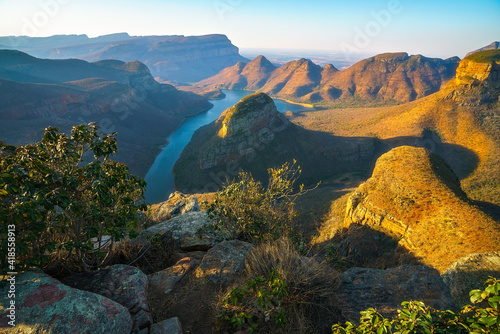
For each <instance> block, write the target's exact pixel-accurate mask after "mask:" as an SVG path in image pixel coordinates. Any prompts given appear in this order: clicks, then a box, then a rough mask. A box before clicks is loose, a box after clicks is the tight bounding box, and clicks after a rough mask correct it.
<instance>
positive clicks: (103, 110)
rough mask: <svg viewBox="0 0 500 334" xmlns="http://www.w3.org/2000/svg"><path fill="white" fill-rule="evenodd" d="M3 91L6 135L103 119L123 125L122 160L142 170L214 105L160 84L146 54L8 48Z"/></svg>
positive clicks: (27, 138)
mask: <svg viewBox="0 0 500 334" xmlns="http://www.w3.org/2000/svg"><path fill="white" fill-rule="evenodd" d="M0 90H1V92H2V103H1V104H0V139H2V140H4V141H6V142H7V143H10V144H15V145H17V144H26V143H29V142H32V141H35V140H39V139H40V137H41V131H42V129H43V128H44V127H47V126H59V127H61V128H62V130H65V131H67V130H69V129H70V128H71V126H72V125H76V124H81V123H88V122H97V123H98V125H100V126H101V127H102V130H104V131H108V132H110V131H117V132H118V136H119V141H118V142H119V145H120V147H119V151H118V152H119V156H118V158H119V160H122V161H124V162H127V164H128V165H129V166H130V167H131V170H132V171H133V172H135V173H139V174H141V175H145V173H146V172H147V170H148V168H149V166H150V165H151V164H152V163H153V161H154V158H155V156H156V154H157V153H159V147H160V146H161V145H162V144H164V142H165V138H166V137H167V136H168V134H169V133H170V132H172V131H173V130H174V129H175V128H176V127H177V126H178V125H179V124H180V122H181V121H182V120H183V119H184V117H186V116H188V115H192V114H195V113H198V112H200V111H202V110H205V109H207V108H208V107H210V106H211V104H210V103H209V102H208V101H206V100H205V99H204V98H202V97H200V96H198V95H196V94H193V93H188V92H181V91H178V90H177V89H175V88H174V87H173V86H171V85H167V84H159V83H158V82H156V81H155V80H154V78H153V77H152V76H151V73H150V72H149V69H148V68H147V67H146V65H144V64H142V63H140V62H138V61H133V62H128V63H125V62H122V61H119V60H102V61H98V62H95V63H88V62H86V61H83V60H77V59H68V60H49V59H38V58H35V57H32V56H29V55H27V54H26V53H23V52H20V51H13V50H0Z"/></svg>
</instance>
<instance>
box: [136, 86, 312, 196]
mask: <svg viewBox="0 0 500 334" xmlns="http://www.w3.org/2000/svg"><path fill="white" fill-rule="evenodd" d="M223 92H224V94H226V98H224V99H222V100H213V101H210V102H211V103H212V104H213V105H214V106H213V107H212V108H211V109H210V110H208V111H206V112H203V113H201V114H198V115H195V116H191V117H188V118H186V119H185V120H184V122H182V124H181V125H180V126H179V127H178V128H177V129H176V130H175V131H174V132H173V133H172V134H171V135H170V136H169V137H168V145H166V146H165V147H163V149H162V151H161V153H160V154H159V155H158V156H157V157H156V160H155V162H154V164H153V165H152V166H151V168H150V169H149V171H148V173H147V174H146V177H145V179H146V182H147V184H148V185H147V188H146V201H147V202H149V203H159V202H162V201H165V200H167V199H168V196H169V195H170V193H172V192H173V191H174V190H175V188H174V176H173V175H172V170H173V168H174V164H175V162H176V161H177V159H179V156H180V155H181V153H182V150H183V149H184V147H186V145H187V144H188V143H189V141H190V140H191V137H192V136H193V134H194V132H195V131H196V130H198V129H199V128H200V127H202V126H204V125H206V124H209V123H211V122H213V121H215V120H216V119H217V118H219V116H220V114H222V112H223V111H224V110H226V109H227V108H229V107H232V106H233V105H235V104H236V103H238V101H239V100H240V99H242V98H243V97H245V96H247V95H249V94H252V93H253V92H251V91H246V90H223ZM273 100H274V103H275V105H276V107H277V108H278V110H279V111H280V112H285V111H291V112H296V111H299V110H304V109H307V108H306V107H304V106H301V105H298V104H292V103H288V102H285V101H283V100H278V99H273Z"/></svg>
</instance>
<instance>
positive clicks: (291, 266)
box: [219, 239, 339, 333]
mask: <svg viewBox="0 0 500 334" xmlns="http://www.w3.org/2000/svg"><path fill="white" fill-rule="evenodd" d="M245 267H246V268H245V272H244V275H243V276H242V277H241V280H240V281H239V282H237V283H236V284H235V285H234V286H233V287H231V288H230V290H229V291H228V292H227V293H226V294H224V295H223V296H222V298H221V299H222V300H221V302H220V304H219V320H220V321H221V322H222V323H224V324H228V325H230V326H232V327H233V329H246V330H249V331H253V332H255V331H263V332H265V331H267V332H282V333H314V332H316V331H320V330H321V328H320V327H321V325H320V324H321V323H324V324H325V328H323V329H326V330H328V329H329V327H330V326H329V325H328V324H331V323H332V321H335V320H337V321H338V318H337V311H336V309H335V308H334V306H333V305H332V304H331V297H332V296H333V295H334V294H335V291H336V289H337V287H338V285H339V278H338V273H337V272H336V271H334V270H332V269H331V268H330V267H329V266H327V265H325V264H324V263H320V262H318V261H316V260H315V259H314V258H306V257H303V256H301V255H300V254H299V253H298V252H297V250H296V248H295V247H294V245H293V243H292V242H291V241H290V240H288V239H279V240H276V241H266V242H263V243H261V244H260V245H258V246H257V247H255V248H254V249H253V250H252V251H251V252H250V253H249V255H248V256H247V259H246V264H245Z"/></svg>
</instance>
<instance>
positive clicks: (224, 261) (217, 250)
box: [196, 240, 253, 283]
mask: <svg viewBox="0 0 500 334" xmlns="http://www.w3.org/2000/svg"><path fill="white" fill-rule="evenodd" d="M252 248H253V245H252V244H250V243H248V242H244V241H240V240H229V241H224V242H222V243H220V244H219V245H217V246H215V247H214V248H212V249H210V250H209V251H208V253H207V255H205V257H204V258H203V261H201V263H200V265H199V267H198V268H197V269H196V276H197V277H207V278H208V279H210V280H211V281H212V282H213V283H227V282H232V281H234V280H235V279H236V277H237V276H238V274H239V273H240V272H241V271H242V270H243V268H244V265H245V258H246V255H247V254H248V252H249V251H250V250H251V249H252Z"/></svg>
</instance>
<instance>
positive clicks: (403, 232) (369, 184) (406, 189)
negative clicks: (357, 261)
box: [344, 146, 500, 272]
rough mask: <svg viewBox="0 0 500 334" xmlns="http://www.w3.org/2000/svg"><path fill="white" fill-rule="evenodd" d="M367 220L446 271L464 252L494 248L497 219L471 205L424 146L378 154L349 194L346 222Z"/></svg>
mask: <svg viewBox="0 0 500 334" xmlns="http://www.w3.org/2000/svg"><path fill="white" fill-rule="evenodd" d="M352 224H359V225H367V226H369V227H371V228H373V229H376V230H378V231H382V232H384V233H387V234H388V235H390V236H392V237H393V238H395V239H396V240H399V245H401V246H404V247H405V248H407V249H408V250H409V251H410V252H411V254H412V255H413V256H414V257H415V258H416V259H417V260H418V261H420V262H421V263H423V264H426V265H429V266H431V267H434V268H436V269H438V270H439V271H440V272H443V271H444V270H446V269H447V268H448V267H450V265H451V264H452V263H453V262H455V261H456V260H458V259H459V258H461V257H462V256H465V255H468V254H471V253H480V252H486V251H490V250H497V249H499V247H500V242H499V240H498V235H499V233H500V228H499V226H498V224H497V223H496V222H495V221H494V220H493V219H492V218H491V217H489V216H488V215H486V214H484V213H483V212H482V211H480V210H478V209H477V208H476V207H474V206H473V205H471V203H470V202H469V201H468V199H467V197H466V195H465V194H464V192H463V191H462V190H461V188H460V183H459V181H458V178H457V177H456V176H455V174H454V173H453V171H452V170H451V169H450V168H449V167H448V165H447V164H446V163H445V162H444V160H442V159H441V158H439V157H438V156H436V155H433V154H432V153H430V152H428V151H426V150H425V149H423V148H414V147H409V146H402V147H398V148H395V149H393V150H391V151H390V152H388V153H386V154H384V155H382V156H381V157H380V158H379V159H378V160H377V163H376V166H375V169H374V171H373V175H372V177H371V178H370V179H368V180H367V181H366V182H365V183H363V184H362V185H361V186H360V187H359V188H358V189H357V190H356V191H355V192H354V193H353V194H352V195H351V196H350V197H349V200H348V204H347V207H346V213H345V220H344V227H346V228H349V227H350V226H351V225H352Z"/></svg>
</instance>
